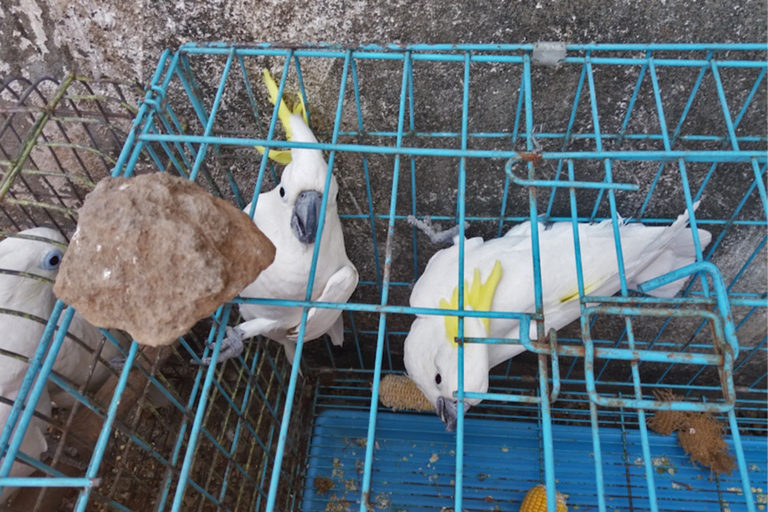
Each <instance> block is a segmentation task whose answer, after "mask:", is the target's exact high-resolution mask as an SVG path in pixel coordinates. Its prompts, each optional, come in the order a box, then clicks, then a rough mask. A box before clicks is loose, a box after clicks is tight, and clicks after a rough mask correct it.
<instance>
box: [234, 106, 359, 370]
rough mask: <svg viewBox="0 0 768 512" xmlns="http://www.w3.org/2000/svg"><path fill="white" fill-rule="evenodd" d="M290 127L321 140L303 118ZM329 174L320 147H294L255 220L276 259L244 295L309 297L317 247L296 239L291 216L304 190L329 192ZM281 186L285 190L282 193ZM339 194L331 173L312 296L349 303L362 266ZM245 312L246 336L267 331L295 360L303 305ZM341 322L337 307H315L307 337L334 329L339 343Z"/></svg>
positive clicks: (246, 307)
mask: <svg viewBox="0 0 768 512" xmlns="http://www.w3.org/2000/svg"><path fill="white" fill-rule="evenodd" d="M291 129H292V130H293V140H294V141H297V142H317V140H316V139H315V136H314V135H313V134H312V131H311V130H310V129H309V128H308V127H307V126H306V124H305V123H304V121H303V120H302V118H301V116H298V115H293V116H291ZM327 173H328V164H327V163H326V162H325V160H324V159H323V156H322V153H321V152H320V151H318V150H314V149H292V150H291V163H290V164H288V165H287V166H286V168H285V170H284V171H283V175H282V177H281V181H280V184H278V186H277V187H275V188H274V189H273V190H271V191H269V192H264V193H262V194H260V195H259V198H258V201H257V203H256V212H255V214H254V219H253V220H254V222H255V223H256V225H257V226H258V227H259V229H261V230H262V231H263V232H264V234H265V235H267V237H269V239H270V240H271V241H272V243H273V244H274V245H275V249H276V251H275V260H274V262H273V263H272V264H271V265H270V266H269V267H268V268H267V269H265V270H264V271H263V272H262V273H261V274H260V275H259V277H258V278H257V279H256V280H255V281H254V282H253V283H251V284H250V285H248V287H246V288H245V290H243V291H242V292H241V293H240V295H241V296H242V297H262V298H276V299H288V300H304V298H305V296H306V289H307V283H308V281H309V273H310V268H311V265H312V255H313V251H314V248H315V246H314V244H305V243H302V242H300V241H299V240H298V239H297V238H296V236H295V235H294V234H293V232H292V230H291V227H290V222H291V215H292V211H293V206H294V204H295V201H296V199H297V197H298V196H299V194H300V193H301V192H303V191H317V192H319V193H321V194H322V193H324V187H325V181H326V178H327ZM281 189H282V190H283V191H284V196H282V197H281V195H280V190H281ZM337 192H338V185H337V184H336V178H335V177H334V176H331V180H330V189H329V191H328V200H327V206H326V216H325V224H324V226H323V232H322V240H321V243H320V252H319V254H318V261H317V266H316V271H315V278H314V283H313V287H312V300H318V301H327V302H346V301H347V300H349V297H350V296H351V295H352V292H353V291H354V289H355V287H356V286H357V280H358V273H357V269H356V268H355V267H354V265H353V264H352V262H350V260H349V258H348V257H347V253H346V249H345V247H344V234H343V233H342V230H341V221H340V220H339V214H338V210H337V204H336V197H337ZM249 210H250V205H248V206H247V207H246V208H245V209H244V211H245V212H246V213H247V212H249ZM240 313H241V314H242V316H243V318H244V319H245V320H246V321H245V322H243V323H242V324H240V325H239V326H238V327H239V328H240V329H241V330H242V331H243V332H244V334H243V338H249V337H252V336H256V335H263V336H266V337H268V338H270V339H273V340H275V341H277V342H279V343H281V344H282V345H283V346H284V347H285V350H286V355H287V356H288V358H289V360H291V361H292V360H293V354H294V350H295V346H296V341H297V336H298V328H299V322H300V321H301V313H302V310H301V308H286V307H279V306H260V305H253V304H243V305H241V306H240ZM341 322H342V320H341V312H340V311H338V310H333V309H317V308H312V309H310V311H309V313H308V318H307V325H306V331H305V340H307V341H309V340H312V339H316V338H319V337H321V336H322V335H323V334H325V333H329V334H331V338H332V340H333V342H334V343H336V344H339V345H340V344H341V342H342V338H341V334H340V333H341V332H342V329H343V325H342V323H341Z"/></svg>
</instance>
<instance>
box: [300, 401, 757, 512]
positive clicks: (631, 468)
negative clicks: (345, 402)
mask: <svg viewBox="0 0 768 512" xmlns="http://www.w3.org/2000/svg"><path fill="white" fill-rule="evenodd" d="M465 425H466V430H465V440H464V446H465V448H464V450H465V451H464V454H465V459H464V460H465V464H464V506H465V510H504V511H513V510H514V511H516V510H518V507H519V506H520V502H521V501H522V499H523V497H524V496H525V493H526V491H527V490H528V489H529V488H530V487H531V486H533V485H535V484H537V483H539V482H540V481H541V480H542V479H543V469H542V468H543V466H542V464H541V461H540V457H541V448H540V443H541V440H540V435H539V429H538V425H537V424H536V423H526V422H509V421H500V420H486V419H477V418H467V420H466V423H465ZM367 428H368V412H367V411H356V410H347V409H327V410H324V411H322V412H321V413H320V414H319V415H318V416H317V418H316V420H315V428H314V432H313V436H312V441H311V443H312V445H311V448H310V459H309V469H308V471H307V479H306V484H305V490H304V502H303V509H302V510H304V511H305V512H310V511H312V512H317V511H345V510H350V511H351V510H357V509H358V508H359V506H360V505H359V503H360V486H361V478H362V473H363V464H364V461H365V441H366V433H367ZM553 434H554V440H555V446H554V449H555V472H556V473H555V474H556V477H557V486H558V490H559V491H560V492H563V493H564V494H566V495H567V496H568V509H569V511H570V512H586V511H592V510H597V509H598V508H597V497H596V489H595V484H594V482H595V468H594V460H593V455H592V432H591V428H590V427H588V426H586V427H580V426H567V425H554V426H553ZM649 438H650V443H651V451H652V456H653V464H654V467H655V468H656V474H655V479H656V490H657V495H658V503H659V509H660V510H668V511H681V510H686V511H691V510H701V511H708V510H712V511H722V510H727V509H730V510H731V511H733V512H735V511H737V510H743V508H744V498H743V495H742V491H741V480H740V478H739V476H738V474H734V475H731V476H728V475H724V476H721V477H720V478H719V479H710V472H709V469H707V468H704V467H697V466H694V465H693V463H692V462H691V460H690V458H689V457H688V455H686V454H685V453H684V452H683V450H682V448H680V446H679V445H678V443H677V437H676V436H675V435H670V436H661V435H658V434H654V433H650V434H649ZM600 440H601V448H602V455H603V463H604V468H605V472H604V474H605V494H606V502H607V506H608V510H609V511H610V512H615V511H628V510H634V511H637V510H648V496H647V493H648V489H647V487H646V483H645V472H644V468H643V459H642V455H641V448H640V434H639V432H637V431H634V430H626V431H622V430H621V429H618V428H602V429H600ZM726 441H728V442H729V443H730V439H728V438H726ZM742 441H743V443H744V450H745V456H746V457H747V464H748V467H749V473H750V480H751V481H752V486H753V492H754V494H755V500H756V502H757V504H758V505H762V504H765V499H766V495H765V492H766V484H765V481H766V475H768V473H766V471H767V470H768V468H767V467H766V456H765V454H766V440H765V439H764V438H760V437H753V436H742ZM376 444H377V446H376V449H375V459H374V464H373V473H372V486H371V489H372V492H371V495H370V502H371V504H372V505H373V507H374V508H375V510H383V511H392V512H398V511H403V512H404V511H408V512H413V511H417V510H430V511H436V510H440V509H441V508H442V507H446V508H450V507H452V506H453V479H454V473H455V458H454V453H455V452H454V450H455V434H453V433H447V432H445V431H444V430H443V425H442V423H441V422H440V420H439V419H438V418H437V416H434V415H415V414H396V413H379V415H378V422H377V427H376ZM317 477H321V478H322V479H328V480H330V482H329V481H328V480H324V482H320V481H318V482H317V483H318V484H320V485H321V486H322V485H325V486H326V487H327V486H328V485H329V484H330V483H331V482H332V483H333V488H331V489H328V490H325V492H322V493H321V492H319V491H318V490H317V489H316V488H315V485H316V482H315V479H316V478H317Z"/></svg>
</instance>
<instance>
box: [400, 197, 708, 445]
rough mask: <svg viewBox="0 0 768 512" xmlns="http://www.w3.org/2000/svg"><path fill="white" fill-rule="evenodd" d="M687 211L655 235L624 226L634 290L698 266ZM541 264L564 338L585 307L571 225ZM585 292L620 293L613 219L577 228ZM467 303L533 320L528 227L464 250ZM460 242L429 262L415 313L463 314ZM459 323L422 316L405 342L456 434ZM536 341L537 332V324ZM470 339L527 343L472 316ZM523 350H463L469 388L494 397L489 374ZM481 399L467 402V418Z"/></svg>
mask: <svg viewBox="0 0 768 512" xmlns="http://www.w3.org/2000/svg"><path fill="white" fill-rule="evenodd" d="M687 222H688V214H687V212H686V213H684V214H683V215H680V216H679V217H678V218H677V220H676V221H675V222H674V223H673V224H672V225H670V226H668V227H649V226H644V225H642V224H627V223H624V222H622V223H621V225H620V227H619V232H620V236H621V247H622V251H623V255H624V270H625V276H626V280H627V286H629V287H630V288H635V287H636V286H637V285H638V284H640V283H643V282H644V281H647V280H650V279H653V278H655V277H658V276H660V275H663V274H666V273H668V272H670V271H672V270H675V269H677V268H679V267H682V266H685V265H687V264H689V263H692V262H693V261H694V259H695V251H694V245H693V238H692V233H691V230H690V229H689V228H687V227H686V226H687ZM538 230H539V247H540V253H539V254H540V261H541V278H542V296H543V305H544V328H545V329H546V330H547V331H548V330H549V329H560V328H561V327H564V326H565V325H567V324H569V323H570V322H572V321H574V320H576V319H578V318H579V315H580V304H579V293H578V284H577V275H576V259H575V255H574V245H573V226H572V224H571V223H570V222H556V223H554V224H551V225H549V226H545V225H544V224H542V223H539V225H538ZM698 236H699V240H700V242H701V246H702V247H706V245H707V244H708V243H709V241H710V240H711V235H710V234H709V232H707V231H704V230H701V229H699V230H698ZM579 241H580V244H581V262H582V272H583V277H584V291H585V293H586V294H588V295H603V296H607V295H612V294H614V293H616V292H618V291H619V290H620V283H619V274H618V265H617V260H616V249H615V245H614V238H613V227H612V224H611V221H610V220H606V221H603V222H601V223H599V224H579ZM464 251H465V257H464V276H465V282H464V287H465V288H464V289H465V292H464V304H465V308H466V309H473V310H477V311H480V310H485V311H512V312H526V313H530V312H533V311H534V309H535V303H534V281H533V264H532V247H531V224H530V222H525V223H522V224H519V225H517V226H515V227H513V228H512V229H510V230H509V231H508V232H507V233H506V235H504V236H503V237H501V238H496V239H493V240H489V241H487V242H485V241H483V239H482V238H471V239H468V240H466V241H465V243H464ZM457 258H458V238H455V239H454V245H453V246H451V247H449V248H446V249H443V250H441V251H439V252H437V253H436V254H435V255H434V256H432V258H431V259H430V260H429V263H428V264H427V268H426V269H425V271H424V274H423V275H422V276H421V277H420V278H419V279H418V281H417V282H416V285H415V286H414V288H413V292H412V293H411V298H410V304H411V306H412V307H421V308H438V307H439V308H443V309H456V308H457V306H458V288H457V287H456V285H455V283H456V278H455V277H452V278H448V276H456V275H457V273H458V261H457ZM684 283H685V280H684V279H681V280H678V281H675V282H674V283H670V284H668V285H666V286H663V287H661V288H657V289H655V290H653V291H652V292H649V293H650V294H651V295H654V296H657V297H672V296H674V295H675V294H676V293H677V292H678V291H679V290H680V289H681V288H682V286H683V284H684ZM457 331H458V320H457V318H456V317H447V316H446V317H442V316H427V315H420V316H417V317H416V320H415V321H414V322H413V325H412V326H411V329H410V332H409V333H408V336H407V337H406V339H405V347H404V359H405V367H406V369H407V371H408V375H409V376H410V378H411V379H412V380H413V381H414V382H415V383H416V385H417V386H418V387H419V389H421V391H422V392H423V393H424V394H425V395H426V397H427V398H428V399H429V401H430V402H432V404H433V405H434V406H435V409H436V411H437V414H438V416H440V418H441V419H442V421H443V422H444V423H445V425H446V429H447V430H449V431H450V430H453V428H455V425H456V415H457V410H456V409H457V401H456V399H455V398H454V397H453V393H454V392H455V391H456V390H457V389H458V358H457V345H456V343H455V342H454V338H455V337H456V336H457ZM529 335H530V336H531V338H532V339H533V338H535V337H536V325H535V323H534V322H531V330H530V333H529ZM464 336H466V337H477V338H484V337H503V338H519V325H518V322H517V321H515V320H507V319H501V318H497V319H490V320H489V319H478V318H470V317H466V318H465V322H464ZM524 350H525V349H524V348H523V347H522V345H517V344H492V345H488V344H480V343H468V344H465V345H464V389H465V391H471V392H480V393H484V392H486V391H487V390H488V372H489V371H490V370H491V368H493V367H494V366H496V365H498V364H499V363H502V362H504V361H506V360H507V359H509V358H511V357H514V356H515V355H517V354H519V353H520V352H522V351H524ZM479 402H480V400H477V399H466V400H465V402H464V409H465V410H466V409H468V408H469V407H470V406H472V405H476V404H477V403H479Z"/></svg>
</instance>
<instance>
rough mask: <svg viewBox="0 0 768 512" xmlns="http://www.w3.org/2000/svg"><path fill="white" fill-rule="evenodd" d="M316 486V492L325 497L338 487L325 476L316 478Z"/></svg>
mask: <svg viewBox="0 0 768 512" xmlns="http://www.w3.org/2000/svg"><path fill="white" fill-rule="evenodd" d="M313 483H314V485H315V492H317V493H318V494H320V495H323V494H325V493H327V492H328V491H330V490H331V489H333V488H334V487H336V484H335V483H334V482H333V480H331V479H330V478H326V477H324V476H318V477H315V480H314V482H313Z"/></svg>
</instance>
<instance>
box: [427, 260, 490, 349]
mask: <svg viewBox="0 0 768 512" xmlns="http://www.w3.org/2000/svg"><path fill="white" fill-rule="evenodd" d="M499 281H501V262H500V261H498V260H496V262H495V263H494V265H493V269H492V270H491V273H490V275H489V276H488V279H486V280H485V282H483V278H482V275H481V274H480V269H479V268H477V267H475V270H474V271H473V273H472V281H471V283H469V284H467V282H466V281H464V304H465V306H470V307H471V308H472V309H473V310H475V311H490V310H491V304H492V303H493V297H494V295H496V288H497V287H498V286H499ZM439 306H440V309H458V308H459V287H458V286H456V287H454V289H453V293H452V294H451V300H450V301H447V300H445V299H440V302H439ZM443 318H444V322H445V336H446V338H448V341H450V342H451V343H453V346H454V347H455V346H457V343H456V341H455V340H456V337H457V336H458V335H459V318H458V317H456V316H445V317H443ZM481 321H482V322H483V326H484V327H485V330H486V331H490V328H491V320H490V318H482V319H481Z"/></svg>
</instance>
